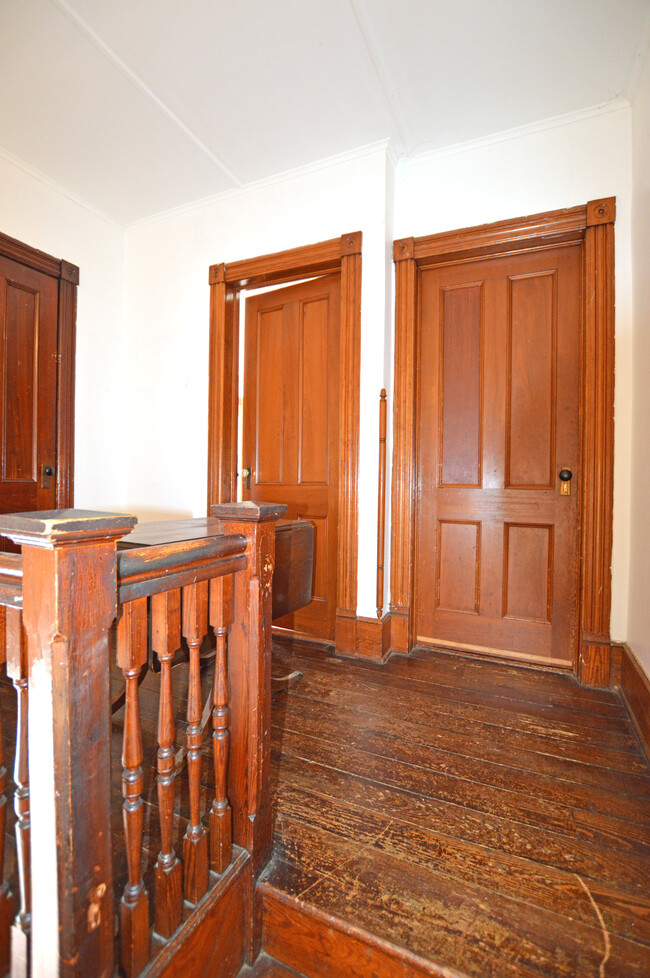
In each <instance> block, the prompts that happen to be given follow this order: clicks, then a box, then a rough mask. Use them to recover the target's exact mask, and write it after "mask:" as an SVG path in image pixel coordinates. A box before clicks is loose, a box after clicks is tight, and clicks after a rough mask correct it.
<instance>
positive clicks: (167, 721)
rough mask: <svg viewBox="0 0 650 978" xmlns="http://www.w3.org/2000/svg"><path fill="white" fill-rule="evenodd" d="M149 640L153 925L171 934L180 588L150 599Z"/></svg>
mask: <svg viewBox="0 0 650 978" xmlns="http://www.w3.org/2000/svg"><path fill="white" fill-rule="evenodd" d="M151 643H152V647H153V649H154V651H155V652H156V654H157V656H158V659H159V660H160V703H159V707H158V808H159V810H160V852H159V853H158V860H157V862H156V899H155V929H156V930H157V932H158V933H159V934H160V935H161V936H162V937H171V935H172V934H173V933H174V931H175V930H176V928H177V927H178V926H179V925H180V923H181V918H182V913H183V878H182V868H181V863H180V860H179V859H178V857H177V855H176V853H175V851H174V847H173V844H172V829H173V818H174V801H175V797H176V780H175V770H174V733H175V730H174V704H173V700H172V660H173V658H174V653H175V652H176V650H177V649H178V648H179V647H180V644H181V592H180V591H179V590H175V591H164V592H163V593H162V594H154V596H153V597H152V599H151Z"/></svg>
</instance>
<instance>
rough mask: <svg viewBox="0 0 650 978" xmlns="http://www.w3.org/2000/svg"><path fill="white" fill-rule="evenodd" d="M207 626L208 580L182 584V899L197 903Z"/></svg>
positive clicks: (204, 882)
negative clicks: (185, 795)
mask: <svg viewBox="0 0 650 978" xmlns="http://www.w3.org/2000/svg"><path fill="white" fill-rule="evenodd" d="M207 628H208V582H207V581H201V582H200V583H198V584H190V585H188V586H187V587H184V588H183V635H184V636H185V638H186V640H187V644H188V646H189V649H190V674H189V684H188V690H187V780H188V783H189V795H190V821H189V823H188V826H187V830H186V832H185V837H184V839H183V863H184V865H185V899H186V900H189V902H190V903H198V901H199V900H200V899H201V897H202V896H204V894H205V892H206V890H207V888H208V836H207V833H206V831H205V827H204V826H203V823H202V822H201V746H202V743H203V728H202V724H201V716H202V712H203V710H202V707H203V704H202V702H201V662H200V651H201V643H202V641H203V636H204V635H205V633H206V631H207Z"/></svg>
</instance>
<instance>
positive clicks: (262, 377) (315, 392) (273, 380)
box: [243, 275, 340, 640]
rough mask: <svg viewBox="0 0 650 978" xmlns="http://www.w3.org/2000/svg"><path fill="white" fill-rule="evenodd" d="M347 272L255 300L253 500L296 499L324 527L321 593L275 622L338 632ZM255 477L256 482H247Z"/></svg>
mask: <svg viewBox="0 0 650 978" xmlns="http://www.w3.org/2000/svg"><path fill="white" fill-rule="evenodd" d="M339 309H340V276H339V275H328V276H324V277H322V278H316V279H312V280H310V281H307V282H302V283H300V284H298V285H293V286H289V287H287V288H283V289H278V290H275V291H272V292H266V293H262V294H259V295H256V296H252V297H249V298H247V300H246V335H245V349H244V417H243V468H244V471H246V470H250V474H249V475H248V476H247V477H245V478H244V489H243V497H244V499H253V500H255V501H257V502H281V503H286V505H287V507H288V509H287V516H288V517H290V518H294V519H295V518H304V519H308V520H310V521H311V522H312V523H313V526H314V569H313V578H312V600H311V602H310V604H309V605H307V607H306V608H303V609H301V610H300V611H297V612H294V613H293V614H292V615H288V616H286V617H285V618H282V619H279V620H278V621H276V622H274V624H275V625H279V626H280V627H285V628H291V629H294V630H295V631H298V632H304V633H305V634H307V635H310V636H313V637H315V638H323V639H331V640H333V639H334V628H335V617H336V592H337V586H336V584H337V520H338V477H339V457H338V452H339V333H340V328H339ZM247 482H250V486H249V487H247Z"/></svg>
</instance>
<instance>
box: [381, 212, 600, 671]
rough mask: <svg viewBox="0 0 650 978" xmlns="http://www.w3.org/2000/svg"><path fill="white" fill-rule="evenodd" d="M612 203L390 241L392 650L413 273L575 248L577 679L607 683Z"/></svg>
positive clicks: (405, 600) (405, 482)
mask: <svg viewBox="0 0 650 978" xmlns="http://www.w3.org/2000/svg"><path fill="white" fill-rule="evenodd" d="M615 218H616V198H615V197H608V198H604V199H601V200H592V201H590V202H589V203H588V204H586V205H585V206H581V207H572V208H570V209H567V210H559V211H550V212H546V213H543V214H534V215H532V216H529V217H524V218H516V219H514V220H507V221H500V222H498V223H496V224H488V225H483V226H480V227H472V228H464V229H462V230H460V231H451V232H444V233H442V234H434V235H427V236H424V237H419V238H402V239H400V240H398V241H395V242H394V246H393V259H394V262H395V280H396V300H395V389H394V394H393V479H392V513H391V554H392V561H391V581H390V594H391V598H390V612H391V650H393V651H395V652H402V653H408V652H409V651H410V649H411V648H412V646H413V643H414V625H415V622H414V586H415V575H414V569H413V568H414V565H413V559H414V553H415V519H416V513H417V467H418V457H417V425H416V421H417V382H416V381H417V312H418V288H419V277H420V271H421V269H423V268H427V267H431V266H434V265H442V264H447V263H451V262H454V263H455V262H458V261H463V260H467V261H469V260H471V259H476V258H480V257H484V256H485V257H488V256H493V255H505V254H515V253H516V252H520V251H528V250H536V249H539V248H544V247H556V246H557V245H559V244H569V243H571V242H580V243H581V244H582V276H583V288H582V334H583V335H582V344H581V387H580V390H581V394H580V428H581V454H582V459H581V474H582V478H581V490H580V517H579V536H580V558H581V560H580V574H579V582H578V622H577V628H578V642H577V654H576V658H575V661H574V671H575V673H576V675H577V676H578V678H579V679H580V680H581V682H583V683H585V685H591V686H608V685H609V677H610V667H611V641H610V636H609V619H610V611H611V570H610V566H611V553H612V522H613V506H612V504H613V467H614V221H615Z"/></svg>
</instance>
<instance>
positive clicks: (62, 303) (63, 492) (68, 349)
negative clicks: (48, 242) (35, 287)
mask: <svg viewBox="0 0 650 978" xmlns="http://www.w3.org/2000/svg"><path fill="white" fill-rule="evenodd" d="M0 255H1V256H2V257H3V258H8V259H10V260H11V261H15V262H18V263H19V264H21V265H25V266H27V267H28V268H33V269H35V270H36V271H37V272H42V273H43V274H44V275H51V276H52V278H55V279H57V280H58V290H59V294H58V317H57V341H56V343H57V346H56V455H55V459H56V507H57V509H71V508H72V507H73V506H74V405H75V346H76V329H77V288H78V286H79V268H78V266H77V265H73V264H72V263H71V262H69V261H65V260H64V259H59V258H53V257H52V256H51V255H48V254H46V253H45V252H44V251H38V250H37V249H36V248H32V247H31V246H30V245H27V244H24V243H23V242H22V241H17V240H16V239H15V238H10V237H9V236H8V235H6V234H2V233H0Z"/></svg>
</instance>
